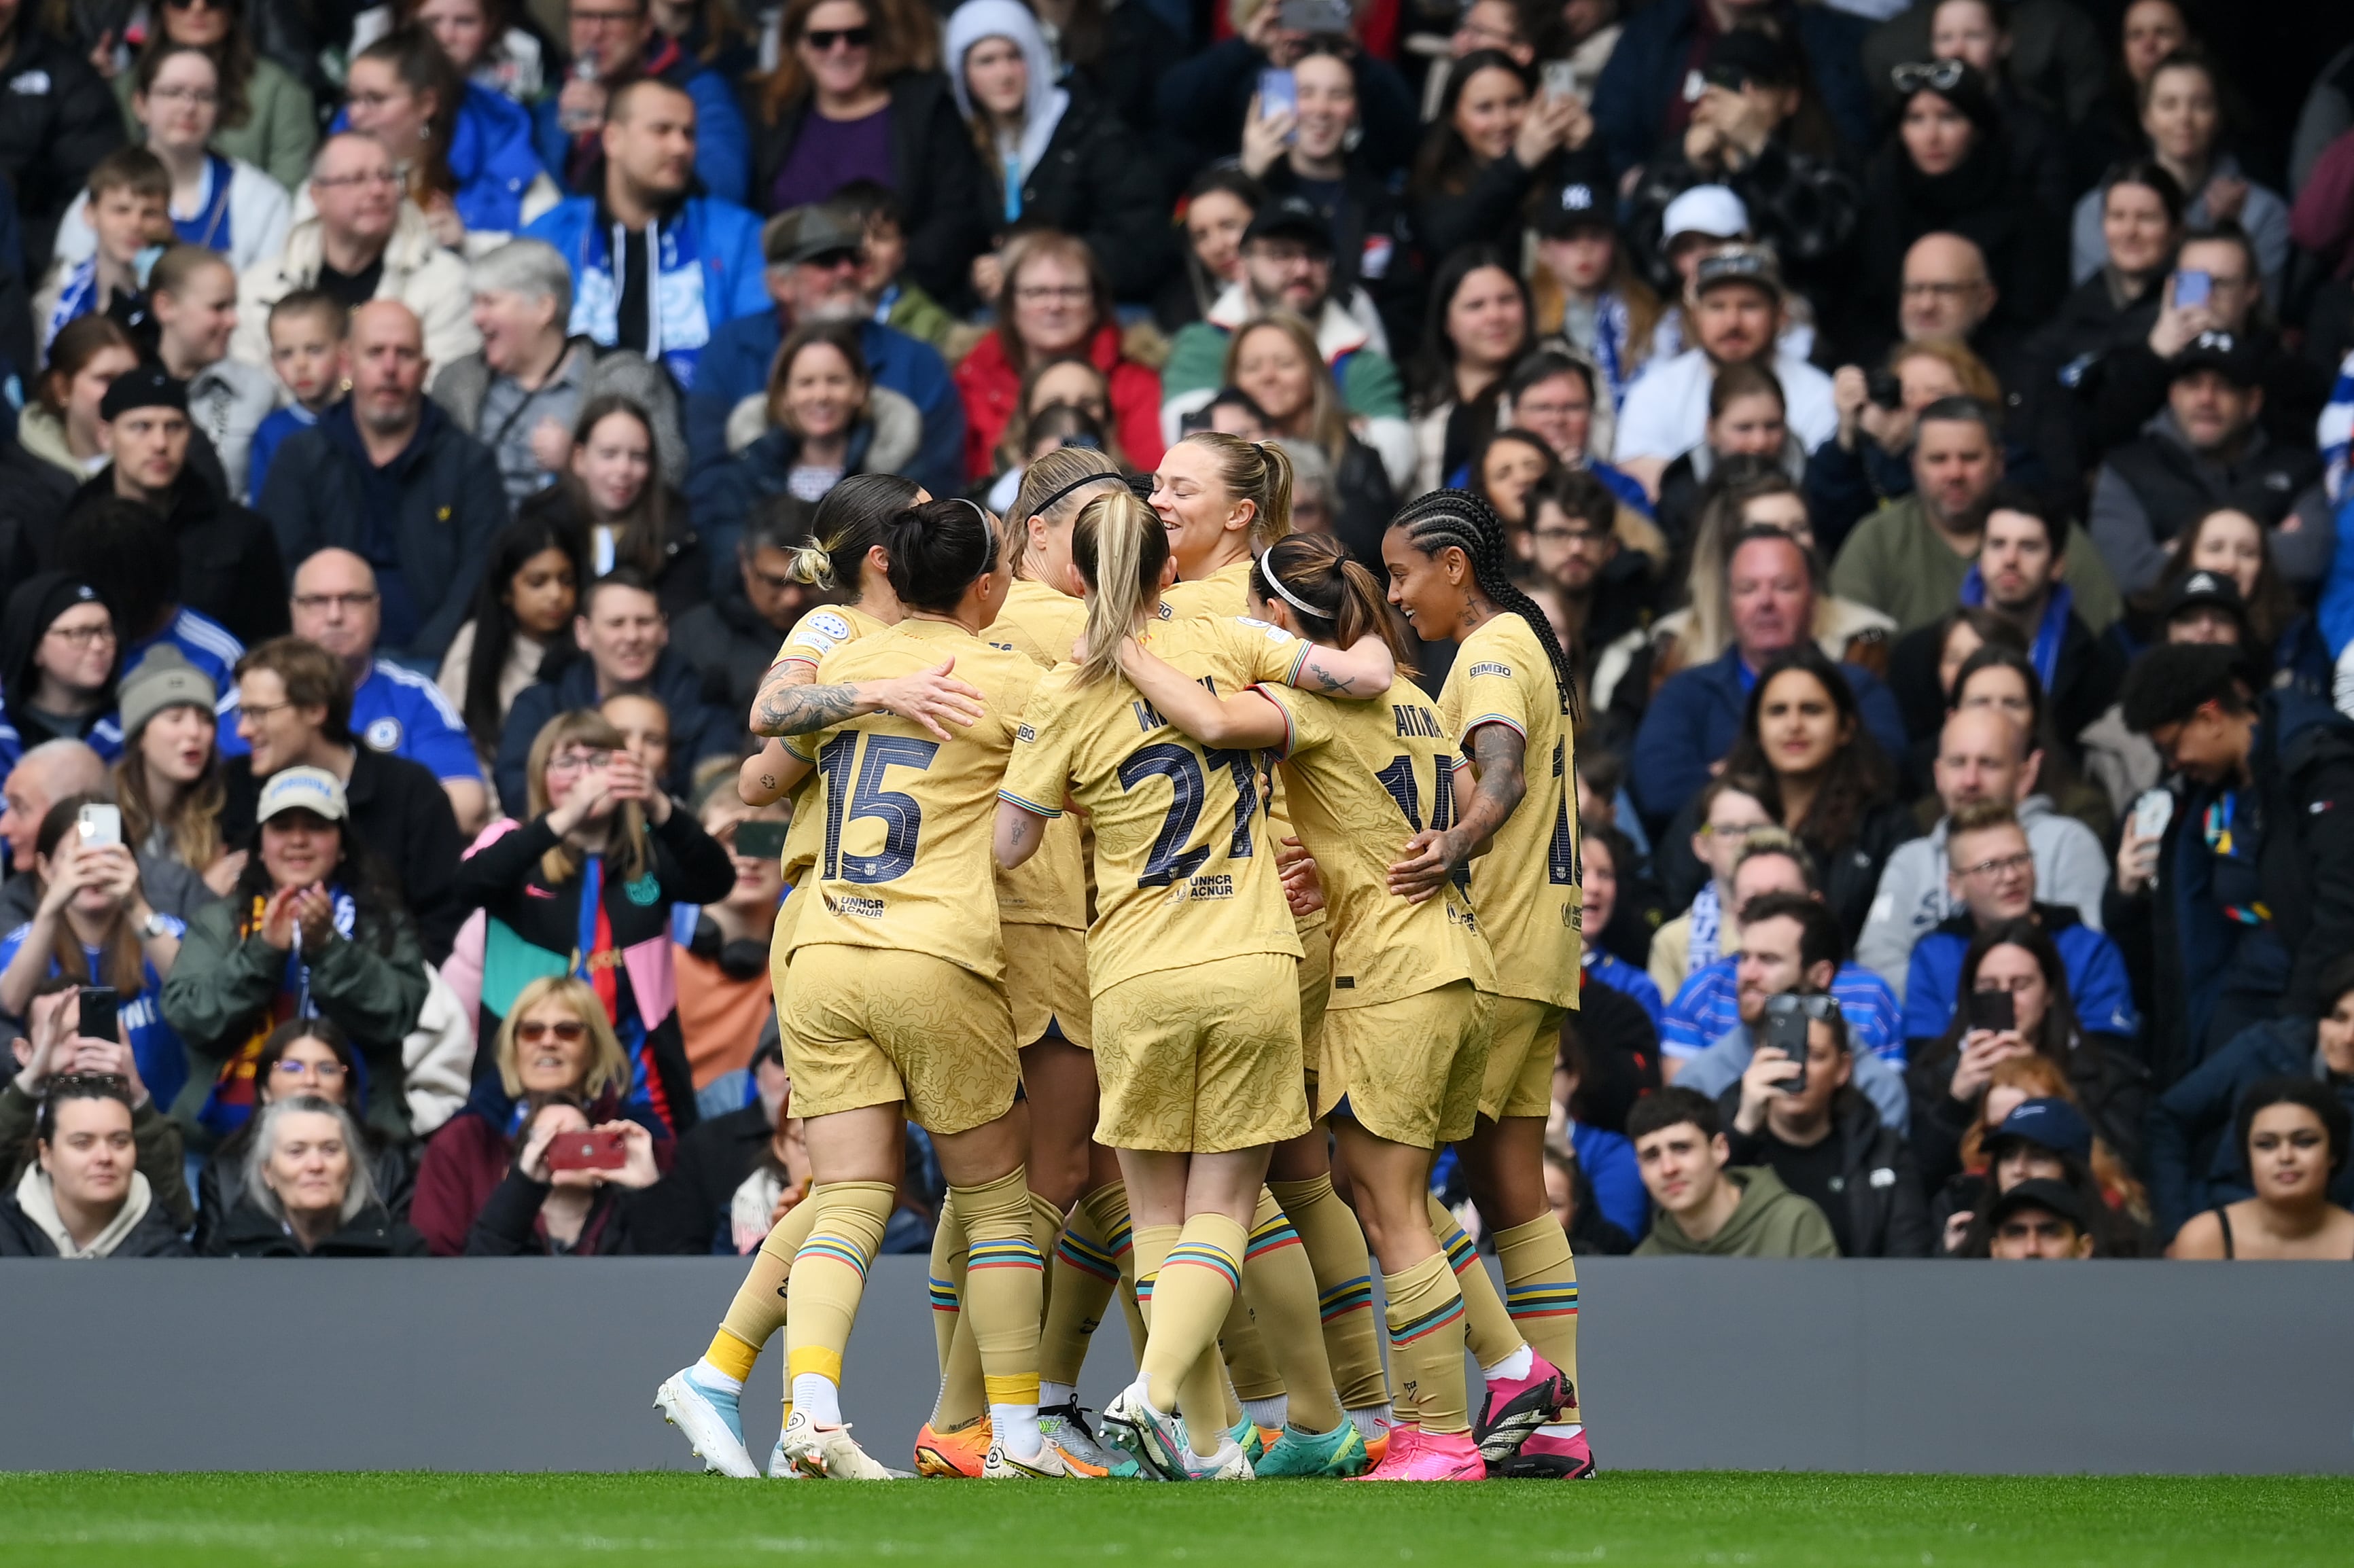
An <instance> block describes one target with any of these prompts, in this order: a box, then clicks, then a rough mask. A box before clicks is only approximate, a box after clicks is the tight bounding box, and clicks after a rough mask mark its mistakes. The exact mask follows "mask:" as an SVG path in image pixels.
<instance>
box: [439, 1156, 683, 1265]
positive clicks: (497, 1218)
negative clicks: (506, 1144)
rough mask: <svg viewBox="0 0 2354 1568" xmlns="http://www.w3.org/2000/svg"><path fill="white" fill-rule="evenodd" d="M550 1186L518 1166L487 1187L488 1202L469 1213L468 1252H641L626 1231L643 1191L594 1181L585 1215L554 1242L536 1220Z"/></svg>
mask: <svg viewBox="0 0 2354 1568" xmlns="http://www.w3.org/2000/svg"><path fill="white" fill-rule="evenodd" d="M553 1190H554V1189H553V1188H551V1187H550V1186H549V1184H548V1183H547V1182H545V1181H533V1180H532V1179H531V1178H530V1177H528V1176H526V1175H525V1174H524V1173H523V1171H521V1170H519V1169H517V1170H510V1171H508V1172H507V1176H506V1180H505V1181H502V1182H500V1183H499V1184H498V1185H497V1186H496V1187H493V1188H492V1189H491V1196H490V1199H489V1201H488V1202H484V1203H483V1204H482V1209H481V1211H480V1212H479V1213H476V1214H475V1215H474V1225H473V1228H472V1230H470V1231H468V1232H467V1233H466V1254H465V1255H466V1256H468V1257H524V1256H537V1257H610V1256H612V1255H616V1254H619V1253H632V1252H642V1251H643V1250H644V1249H643V1248H642V1247H640V1246H638V1245H636V1237H635V1235H634V1234H633V1233H632V1227H631V1215H632V1214H633V1213H634V1212H635V1210H636V1208H637V1202H638V1200H639V1199H641V1198H642V1197H643V1196H644V1193H643V1192H631V1191H629V1190H627V1189H625V1188H620V1187H599V1188H598V1189H597V1191H596V1193H595V1195H594V1196H592V1197H591V1198H590V1199H589V1201H588V1218H587V1219H586V1220H584V1221H583V1222H582V1223H581V1225H580V1234H579V1235H578V1237H577V1238H575V1239H574V1241H573V1244H572V1245H570V1246H560V1245H557V1243H556V1242H555V1241H554V1240H553V1239H552V1238H550V1237H549V1235H548V1234H547V1232H546V1229H545V1228H543V1227H542V1226H541V1224H540V1223H539V1206H540V1205H541V1204H542V1203H544V1202H546V1201H547V1194H548V1193H549V1192H552V1191H553Z"/></svg>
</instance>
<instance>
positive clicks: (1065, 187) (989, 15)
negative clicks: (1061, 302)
mask: <svg viewBox="0 0 2354 1568" xmlns="http://www.w3.org/2000/svg"><path fill="white" fill-rule="evenodd" d="M986 38H1004V39H1006V40H1008V41H1009V42H1011V43H1013V45H1014V47H1015V48H1019V49H1020V50H1021V51H1022V58H1023V62H1024V63H1025V64H1026V65H1027V66H1028V68H1029V71H1028V76H1029V84H1030V85H1029V97H1028V100H1027V101H1026V102H1024V103H1023V122H1022V135H1021V139H1020V142H1019V143H1018V144H1017V145H1016V146H1014V147H1013V148H1010V149H1008V148H1002V147H991V149H990V150H988V151H986V152H984V153H982V154H981V162H982V164H984V165H985V167H984V170H983V172H984V174H985V175H987V176H988V179H987V183H986V184H985V185H983V186H982V187H981V188H982V191H983V193H984V194H985V195H987V196H990V197H991V199H993V200H994V202H995V203H996V211H995V213H994V215H993V216H994V217H995V222H994V223H993V224H992V225H991V227H992V228H993V230H994V231H995V234H996V236H997V238H999V239H1000V240H1001V241H1002V239H1003V238H1005V237H1007V236H1008V235H1009V234H1011V233H1012V232H1013V230H1014V229H1015V228H1016V226H1019V227H1020V228H1052V229H1055V230H1057V231H1059V232H1061V233H1064V234H1073V235H1076V236H1078V238H1081V239H1083V240H1085V241H1087V249H1089V250H1092V251H1093V252H1095V254H1096V257H1097V260H1099V261H1100V262H1101V263H1102V264H1103V268H1104V271H1105V273H1106V275H1107V276H1108V278H1109V279H1110V281H1111V291H1112V293H1113V294H1114V295H1116V296H1118V297H1119V298H1120V299H1122V300H1145V299H1149V298H1150V297H1151V294H1152V291H1153V290H1154V289H1155V288H1157V287H1158V286H1159V285H1160V282H1161V276H1162V275H1163V274H1164V273H1165V272H1166V271H1167V270H1168V268H1169V263H1170V261H1171V260H1172V251H1171V249H1170V238H1169V211H1168V202H1167V201H1166V200H1165V199H1164V197H1163V196H1162V193H1161V175H1160V171H1159V169H1158V168H1157V167H1156V166H1155V165H1154V164H1153V161H1152V160H1151V159H1150V157H1148V156H1146V155H1145V151H1144V148H1143V146H1142V145H1141V144H1140V143H1138V141H1137V140H1136V138H1135V137H1134V135H1132V134H1131V133H1130V132H1129V129H1128V126H1127V125H1126V123H1125V122H1122V121H1121V120H1120V118H1119V115H1117V114H1115V113H1114V112H1112V111H1111V110H1110V108H1109V107H1108V106H1107V105H1105V104H1104V103H1102V102H1101V101H1099V100H1098V99H1097V97H1096V95H1095V93H1094V91H1093V90H1092V89H1090V88H1089V87H1088V86H1087V83H1086V82H1085V81H1083V80H1081V79H1078V78H1076V77H1074V78H1072V79H1071V80H1070V83H1069V85H1067V86H1058V85H1056V83H1057V81H1058V79H1060V77H1061V72H1060V71H1059V69H1057V68H1056V64H1055V58H1054V54H1053V52H1052V51H1051V50H1050V49H1048V48H1047V47H1046V37H1045V34H1044V31H1042V30H1041V29H1040V27H1039V26H1038V19H1037V17H1036V16H1033V15H1032V14H1031V12H1030V8H1029V7H1028V6H1026V5H1019V4H1017V3H1016V0H965V4H963V5H959V6H958V7H957V8H956V10H955V11H954V12H952V13H951V14H950V15H949V29H948V45H947V48H946V50H945V52H944V55H943V58H944V59H945V60H946V62H947V70H948V78H949V91H951V92H952V93H954V94H955V95H956V106H957V112H958V113H960V114H961V115H963V116H964V118H965V122H966V123H968V124H975V125H977V123H978V122H977V120H976V115H975V111H974V107H973V101H972V94H971V92H970V90H969V89H968V87H967V85H966V82H965V73H964V59H965V55H966V53H967V52H968V51H970V49H971V48H973V46H974V45H976V44H979V43H981V41H982V40H983V39H986ZM1009 155H1010V157H1009ZM1009 175H1010V176H1011V180H1010V184H1011V186H1012V188H1011V189H1010V190H1009V189H1008V188H1007V187H1008V185H1009V179H1008V176H1009Z"/></svg>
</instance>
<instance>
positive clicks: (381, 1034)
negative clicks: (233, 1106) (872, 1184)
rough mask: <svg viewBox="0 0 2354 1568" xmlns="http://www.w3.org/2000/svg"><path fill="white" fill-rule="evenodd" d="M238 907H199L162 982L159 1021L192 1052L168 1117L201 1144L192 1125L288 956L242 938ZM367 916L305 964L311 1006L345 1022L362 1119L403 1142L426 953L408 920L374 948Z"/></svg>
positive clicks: (280, 978) (233, 901)
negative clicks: (356, 1062) (408, 1055)
mask: <svg viewBox="0 0 2354 1568" xmlns="http://www.w3.org/2000/svg"><path fill="white" fill-rule="evenodd" d="M243 908H244V904H243V902H242V900H241V899H239V897H237V896H235V895H232V896H230V897H229V898H227V899H224V900H223V901H221V902H220V903H218V904H215V905H211V906H207V907H206V908H204V909H200V910H198V911H197V912H196V918H195V919H193V920H191V921H189V922H188V932H187V935H186V936H185V937H183V938H181V939H180V956H179V958H178V959H176V960H175V961H174V963H173V965H172V978H171V979H170V980H165V981H164V1018H165V1019H166V1020H167V1021H169V1022H170V1023H171V1025H172V1027H173V1028H174V1029H175V1030H177V1031H179V1033H180V1041H181V1043H182V1044H185V1045H186V1047H187V1050H188V1083H187V1086H186V1088H184V1089H182V1090H181V1091H180V1098H179V1100H178V1102H177V1103H176V1104H175V1105H174V1106H173V1107H172V1117H173V1119H174V1120H175V1121H177V1122H178V1123H179V1124H180V1126H181V1127H182V1128H184V1129H186V1131H187V1132H188V1133H189V1135H190V1137H191V1139H195V1140H200V1141H202V1142H203V1143H204V1144H205V1145H207V1146H209V1143H210V1135H209V1134H208V1133H206V1132H204V1131H203V1130H202V1129H201V1128H200V1127H199V1125H198V1123H197V1120H196V1118H197V1116H198V1114H199V1113H201V1112H202V1111H203V1110H204V1108H205V1098H206V1097H207V1095H209V1094H210V1093H211V1092H212V1087H213V1084H214V1082H215V1081H216V1080H217V1079H218V1078H219V1076H220V1071H221V1069H222V1068H223V1067H225V1066H227V1065H228V1064H229V1063H230V1062H231V1061H233V1060H234V1059H235V1058H236V1056H237V1054H238V1053H239V1051H240V1050H242V1049H243V1048H244V1047H245V1044H246V1043H247V1042H248V1041H249V1040H251V1039H252V1038H253V1034H254V1031H255V1029H256V1028H257V1027H258V1026H259V1024H260V1022H261V1019H262V1016H263V1013H264V1011H265V1010H266V1009H268V1008H269V1007H270V1004H271V1003H272V1002H274V1001H277V999H278V994H279V991H280V988H281V986H283V985H284V983H285V979H286V954H285V953H283V952H281V951H280V950H279V949H278V948H273V947H271V946H270V944H269V943H268V942H266V941H264V940H263V939H262V938H261V935H260V933H259V932H256V933H255V934H254V935H252V936H250V937H247V938H242V939H240V938H239V936H238V934H237V927H238V916H239V912H240V911H241V910H242V909H243ZM373 918H374V917H373V916H368V915H363V916H361V935H362V939H361V940H358V941H351V940H347V939H345V938H343V937H340V936H338V937H332V938H329V939H328V942H327V945H326V947H325V948H324V949H323V950H322V951H320V952H319V953H318V954H316V955H315V956H313V957H312V958H311V1001H312V1004H313V1006H314V1007H316V1008H317V1010H318V1011H319V1012H321V1013H323V1014H324V1015H325V1016H327V1017H328V1018H331V1019H333V1020H334V1021H335V1022H336V1023H337V1024H339V1025H341V1026H342V1028H343V1031H344V1033H345V1034H348V1035H350V1036H351V1041H352V1048H353V1049H354V1050H355V1051H357V1052H358V1053H359V1054H360V1055H361V1057H362V1058H363V1059H364V1060H365V1061H366V1063H367V1069H368V1078H369V1093H368V1103H367V1119H368V1121H369V1122H370V1123H371V1124H372V1125H374V1126H376V1127H378V1128H382V1129H383V1130H384V1131H385V1132H386V1133H387V1134H389V1135H390V1136H392V1137H394V1138H397V1139H407V1138H408V1136H409V1130H408V1097H407V1096H406V1095H405V1094H403V1093H402V1092H401V1082H402V1073H403V1067H402V1062H401V1044H402V1042H403V1041H404V1039H406V1037H407V1036H408V1033H409V1031H411V1030H413V1029H415V1028H416V1027H417V1015H418V1013H419V1012H421V1011H422V1010H423V1009H424V1006H425V993H426V990H427V985H428V982H427V980H426V978H425V954H424V950H423V949H422V948H419V946H418V943H417V929H416V927H414V926H412V925H410V924H409V922H408V919H407V917H406V916H403V917H400V918H398V919H397V920H395V921H394V923H393V927H392V932H391V939H390V941H389V942H388V943H387V944H386V946H387V948H389V949H390V950H389V951H388V952H387V951H385V950H381V949H379V948H378V947H377V946H376V943H375V941H373V940H371V939H369V932H368V927H369V926H370V924H371V923H372V920H373Z"/></svg>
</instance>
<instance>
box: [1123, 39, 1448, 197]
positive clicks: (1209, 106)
mask: <svg viewBox="0 0 2354 1568" xmlns="http://www.w3.org/2000/svg"><path fill="white" fill-rule="evenodd" d="M1114 14H1115V15H1117V13H1114ZM1264 69H1267V56H1266V55H1264V54H1262V53H1260V52H1259V50H1258V48H1257V46H1256V45H1254V44H1252V43H1251V42H1250V40H1248V39H1247V38H1240V37H1234V38H1226V39H1224V40H1222V41H1220V42H1218V43H1215V44H1212V45H1211V46H1210V47H1209V48H1206V49H1204V50H1202V51H1201V52H1200V53H1198V54H1195V55H1193V56H1191V57H1190V58H1185V59H1182V60H1179V61H1178V62H1177V63H1176V64H1174V65H1172V66H1171V67H1170V68H1169V73H1168V74H1167V75H1166V76H1163V77H1162V78H1161V89H1160V94H1159V98H1158V100H1157V102H1156V105H1155V110H1156V111H1155V113H1154V116H1153V119H1154V124H1155V129H1156V130H1157V131H1158V132H1159V134H1160V136H1161V138H1162V139H1163V140H1162V143H1161V146H1162V155H1163V156H1164V157H1165V158H1167V159H1168V160H1169V164H1170V171H1171V173H1172V175H1174V176H1175V178H1176V180H1177V183H1178V184H1180V185H1182V184H1184V183H1185V182H1186V181H1187V180H1189V179H1191V178H1192V177H1193V171H1194V170H1196V169H1198V168H1200V167H1201V166H1202V165H1203V164H1207V163H1211V162H1213V161H1214V160H1216V159H1219V158H1231V157H1233V156H1234V155H1235V154H1236V153H1238V152H1240V151H1241V150H1242V135H1243V119H1244V116H1246V114H1248V113H1249V112H1250V101H1251V97H1252V95H1253V94H1255V93H1256V92H1257V91H1258V73H1259V72H1260V71H1262V70H1264ZM1349 69H1351V70H1352V72H1354V73H1355V75H1356V78H1357V123H1358V124H1360V125H1362V126H1363V127H1364V132H1365V135H1364V140H1363V142H1362V143H1359V145H1358V147H1357V156H1358V157H1360V158H1362V159H1363V160H1364V164H1365V167H1367V168H1369V169H1371V170H1373V174H1374V175H1375V177H1377V178H1386V177H1388V176H1389V175H1393V174H1395V173H1396V172H1398V171H1399V170H1402V169H1404V168H1405V166H1406V163H1407V160H1409V159H1411V158H1412V157H1413V156H1414V146H1415V142H1416V139H1417V138H1418V137H1419V136H1420V135H1421V133H1422V114H1421V111H1419V109H1418V108H1417V107H1416V103H1415V98H1414V92H1413V90H1411V89H1410V88H1408V87H1407V86H1406V82H1405V77H1404V76H1403V75H1402V74H1400V73H1399V70H1398V69H1397V67H1395V66H1394V65H1392V64H1390V63H1389V61H1387V60H1385V59H1381V58H1377V57H1375V56H1373V55H1370V54H1367V53H1365V52H1364V51H1363V50H1362V49H1361V50H1359V51H1357V52H1356V53H1354V54H1352V56H1351V57H1350V59H1349Z"/></svg>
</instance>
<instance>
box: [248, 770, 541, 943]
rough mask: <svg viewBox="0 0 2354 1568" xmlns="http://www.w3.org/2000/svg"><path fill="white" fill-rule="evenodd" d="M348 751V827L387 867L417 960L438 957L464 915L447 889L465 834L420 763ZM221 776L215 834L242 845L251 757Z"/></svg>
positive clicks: (252, 782)
mask: <svg viewBox="0 0 2354 1568" xmlns="http://www.w3.org/2000/svg"><path fill="white" fill-rule="evenodd" d="M352 752H353V757H352V776H351V778H350V779H349V780H348V781H347V782H345V785H344V795H345V800H348V801H350V803H351V808H352V819H351V820H352V831H353V832H355V833H356V834H357V835H358V836H359V840H360V842H362V843H364V844H366V846H367V847H368V848H369V849H370V850H372V851H374V852H375V853H376V858H377V859H379V860H381V861H383V862H384V863H385V864H386V866H387V867H388V868H389V869H390V870H391V872H392V874H393V877H394V879H395V882H396V885H397V886H398V891H399V893H400V898H401V903H402V905H403V906H406V907H407V909H408V913H409V916H410V918H412V919H413V920H415V921H416V923H417V940H418V943H419V946H421V947H422V948H424V949H425V961H426V962H427V963H429V964H439V963H440V961H441V960H442V959H446V958H448V957H449V956H450V945H451V943H452V942H454V941H455V940H457V937H458V927H459V925H460V924H461V922H462V921H463V920H464V919H465V917H466V912H465V911H464V910H463V909H461V908H460V907H459V906H458V904H457V900H456V897H455V896H454V895H453V894H452V892H451V878H452V877H454V876H455V875H456V874H457V871H458V857H459V856H460V855H461V854H463V853H465V849H466V841H465V840H464V839H462V838H461V837H460V836H459V834H458V818H457V815H456V813H455V812H453V811H452V810H451V809H450V797H449V794H448V793H447V792H446V791H444V790H443V789H442V788H441V781H440V779H436V778H434V777H433V770H432V769H431V768H427V767H426V766H425V765H424V764H422V763H419V762H411V761H409V760H408V758H405V757H390V756H387V755H386V754H385V753H383V752H381V751H372V750H370V749H369V748H368V747H365V746H355V747H352ZM221 779H222V782H223V783H224V784H225V785H226V786H227V787H228V799H227V800H224V801H223V802H222V804H221V814H220V830H221V837H222V841H223V842H227V843H230V844H236V845H239V846H245V845H248V844H250V843H251V842H253V812H254V808H255V806H256V805H257V804H258V803H259V802H260V798H261V786H262V783H263V780H261V779H256V778H255V777H254V776H253V760H252V758H246V757H236V758H229V759H228V761H227V762H225V763H223V764H222V766H221ZM514 798H515V799H516V800H521V799H522V798H523V797H522V796H520V795H518V796H516V797H514Z"/></svg>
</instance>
